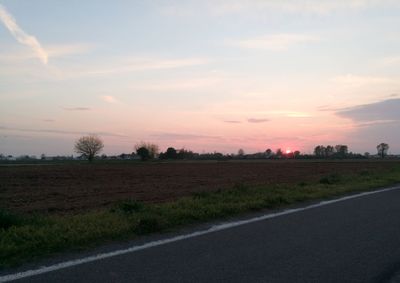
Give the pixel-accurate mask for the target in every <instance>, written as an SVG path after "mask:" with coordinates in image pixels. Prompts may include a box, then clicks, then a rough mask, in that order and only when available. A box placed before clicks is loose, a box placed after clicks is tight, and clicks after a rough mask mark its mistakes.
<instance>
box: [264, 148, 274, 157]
mask: <svg viewBox="0 0 400 283" xmlns="http://www.w3.org/2000/svg"><path fill="white" fill-rule="evenodd" d="M265 155H266V157H267V158H270V157H271V156H272V150H271V149H270V148H268V149H267V150H266V151H265Z"/></svg>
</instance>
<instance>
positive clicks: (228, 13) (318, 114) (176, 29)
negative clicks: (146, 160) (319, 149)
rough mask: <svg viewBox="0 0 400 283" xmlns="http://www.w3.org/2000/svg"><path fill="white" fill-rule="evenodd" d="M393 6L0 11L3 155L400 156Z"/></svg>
mask: <svg viewBox="0 0 400 283" xmlns="http://www.w3.org/2000/svg"><path fill="white" fill-rule="evenodd" d="M399 109H400V2H399V1H390V0H346V1H345V0H343V1H330V0H329V1H327V0H315V1H312V0H297V1H290V0H279V1H278V0H276V1H275V0H263V1H261V0H246V1H245V0H242V1H239V0H187V1H183V0H182V1H174V0H172V1H166V0H165V1H162V0H149V1H123V0H116V1H103V0H96V1H94V0H87V1H78V0H70V1H50V0H35V1H28V0H0V153H2V154H7V155H8V154H12V155H21V154H35V155H40V154H42V153H44V154H46V155H64V154H68V155H71V154H73V153H74V152H73V145H74V142H75V141H76V140H77V139H78V138H79V137H80V136H83V135H87V134H97V135H99V136H100V137H101V138H102V139H103V140H104V143H105V148H104V152H105V153H106V154H120V153H122V152H125V153H130V152H132V151H133V150H134V146H135V144H136V143H138V142H140V141H147V142H153V143H156V144H158V145H159V146H160V148H161V150H165V149H166V148H167V147H169V146H172V147H175V148H186V149H191V150H194V151H197V152H213V151H219V152H223V153H236V152H237V151H238V149H240V148H242V149H244V151H245V152H246V153H251V152H257V151H265V150H266V149H267V148H271V149H272V150H276V149H277V148H282V149H283V150H287V149H290V150H300V151H301V152H305V153H307V152H308V153H310V152H312V151H313V148H314V147H315V146H316V145H319V144H323V145H328V144H331V145H336V144H346V145H348V146H349V149H350V151H353V152H360V153H364V152H371V153H375V152H376V145H377V144H379V143H381V142H386V143H388V144H389V146H390V149H389V152H390V153H394V154H399V153H400V130H399V129H400V111H399Z"/></svg>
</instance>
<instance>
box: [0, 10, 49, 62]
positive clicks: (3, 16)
mask: <svg viewBox="0 0 400 283" xmlns="http://www.w3.org/2000/svg"><path fill="white" fill-rule="evenodd" d="M0 20H1V21H2V22H3V24H4V25H5V27H6V28H7V29H8V30H9V31H10V33H11V35H12V36H13V37H14V38H15V39H16V40H17V41H18V42H19V43H21V44H23V45H26V46H28V47H30V48H31V49H32V50H33V52H34V53H35V54H36V56H37V57H38V58H39V59H40V61H42V63H43V64H47V62H48V60H49V55H48V54H47V52H46V50H44V48H43V47H42V46H41V44H40V43H39V41H38V40H37V39H36V37H34V36H32V35H29V34H27V33H26V32H25V31H23V30H22V29H21V28H20V27H19V26H18V24H17V22H16V20H15V19H14V18H13V16H12V15H11V14H10V13H9V12H8V11H7V10H6V8H5V7H4V6H3V5H1V4H0Z"/></svg>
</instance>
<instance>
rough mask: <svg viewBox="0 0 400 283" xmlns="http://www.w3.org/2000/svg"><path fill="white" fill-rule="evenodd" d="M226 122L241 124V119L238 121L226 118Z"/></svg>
mask: <svg viewBox="0 0 400 283" xmlns="http://www.w3.org/2000/svg"><path fill="white" fill-rule="evenodd" d="M224 123H228V124H241V123H242V122H241V121H237V120H225V121H224Z"/></svg>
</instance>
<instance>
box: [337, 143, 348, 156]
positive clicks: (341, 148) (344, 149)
mask: <svg viewBox="0 0 400 283" xmlns="http://www.w3.org/2000/svg"><path fill="white" fill-rule="evenodd" d="M335 151H336V154H337V155H339V156H341V157H344V156H346V155H347V154H348V153H349V147H348V146H347V145H344V144H337V145H335Z"/></svg>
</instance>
